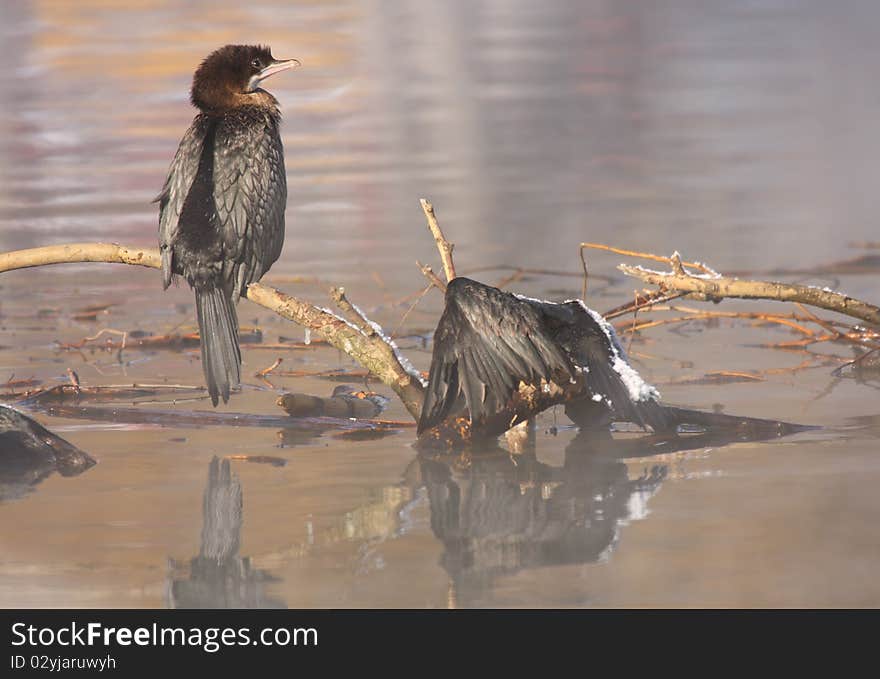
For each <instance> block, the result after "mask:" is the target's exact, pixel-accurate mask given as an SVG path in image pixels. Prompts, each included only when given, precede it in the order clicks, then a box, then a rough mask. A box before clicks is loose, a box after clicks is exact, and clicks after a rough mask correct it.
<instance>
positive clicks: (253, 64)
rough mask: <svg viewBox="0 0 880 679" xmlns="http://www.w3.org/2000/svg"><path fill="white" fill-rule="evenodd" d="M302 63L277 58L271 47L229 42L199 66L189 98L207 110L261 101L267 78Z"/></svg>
mask: <svg viewBox="0 0 880 679" xmlns="http://www.w3.org/2000/svg"><path fill="white" fill-rule="evenodd" d="M299 65H300V63H299V61H297V60H296V59H286V60H282V59H276V58H274V57H273V56H272V51H271V50H270V49H269V48H268V47H264V46H260V45H226V46H225V47H221V48H220V49H218V50H215V51H214V52H211V54H209V55H208V56H207V57H205V59H204V61H202V63H201V65H200V66H199V67H198V69H196V72H195V75H194V76H193V83H192V90H191V91H190V99H191V100H192V103H193V105H194V106H196V107H198V108H199V109H201V110H202V111H204V112H206V113H216V112H222V111H225V110H228V109H231V108H235V107H236V106H245V105H248V104H254V103H257V104H258V103H260V102H261V100H262V99H264V98H265V95H266V94H267V93H266V92H264V91H263V90H262V89H260V85H261V83H262V82H263V81H264V80H265V79H266V78H268V77H270V76H272V75H275V74H276V73H280V72H281V71H286V70H288V69H290V68H295V67H297V66H299ZM261 95H263V96H261ZM273 101H274V100H273Z"/></svg>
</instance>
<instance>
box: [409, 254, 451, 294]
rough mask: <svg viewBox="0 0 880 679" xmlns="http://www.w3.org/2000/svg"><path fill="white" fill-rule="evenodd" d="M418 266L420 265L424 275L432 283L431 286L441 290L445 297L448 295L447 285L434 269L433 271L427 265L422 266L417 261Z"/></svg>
mask: <svg viewBox="0 0 880 679" xmlns="http://www.w3.org/2000/svg"><path fill="white" fill-rule="evenodd" d="M416 264H418V266H419V269H421V270H422V275H424V277H425V278H427V279H428V280H429V281H431V285H433V286H434V287H435V288H437V289H438V290H440V292H442V293H443V294H444V295H445V294H446V283H444V282H443V281H442V280H441V278H440V276H438V275H437V274H435V273H434V269H432V268H431V267H430V266H428V265H427V264H422V263H421V262H420V261H418V260H416Z"/></svg>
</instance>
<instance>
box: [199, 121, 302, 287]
mask: <svg viewBox="0 0 880 679" xmlns="http://www.w3.org/2000/svg"><path fill="white" fill-rule="evenodd" d="M216 135H217V137H216V142H215V144H214V204H215V208H216V210H217V217H218V227H219V229H220V233H221V235H222V239H223V247H224V250H225V254H226V262H225V264H224V267H225V268H226V269H228V270H225V271H224V277H225V278H226V280H231V281H235V287H234V289H233V295H234V298H237V297H238V295H239V294H241V293H242V292H243V291H244V290H245V289H246V288H247V286H248V285H249V284H250V283H253V282H255V281H258V280H259V279H260V277H261V276H262V275H263V274H264V273H265V272H266V271H267V270H268V269H269V267H270V266H271V265H272V263H273V262H275V260H277V259H278V257H279V255H280V254H281V248H282V245H283V244H284V208H285V206H286V204H287V179H286V175H285V171H284V149H283V147H282V145H281V137H280V135H279V133H278V122H277V120H276V119H275V118H274V117H273V116H272V115H271V114H269V113H266V112H264V111H263V110H260V109H257V108H255V107H246V108H243V109H240V110H238V111H235V112H233V113H231V114H227V115H226V116H225V117H224V118H223V120H222V121H221V122H220V124H219V125H218V126H217V132H216Z"/></svg>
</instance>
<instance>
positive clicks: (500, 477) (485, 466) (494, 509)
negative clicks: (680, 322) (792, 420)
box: [421, 423, 781, 606]
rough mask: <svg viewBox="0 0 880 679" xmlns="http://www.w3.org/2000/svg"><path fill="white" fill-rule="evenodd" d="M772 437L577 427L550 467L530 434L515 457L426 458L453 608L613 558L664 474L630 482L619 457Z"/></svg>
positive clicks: (765, 431)
mask: <svg viewBox="0 0 880 679" xmlns="http://www.w3.org/2000/svg"><path fill="white" fill-rule="evenodd" d="M768 424H769V423H768ZM779 424H781V423H779ZM778 436H779V433H778V430H777V428H776V427H769V426H768V427H765V428H755V427H753V428H751V429H747V430H746V429H742V428H730V429H727V430H714V431H706V432H702V433H698V434H694V435H691V436H658V435H649V436H640V437H638V438H631V439H626V438H623V439H615V438H614V437H613V436H612V435H611V433H610V432H608V431H607V430H582V431H581V432H579V433H578V435H577V436H575V438H574V439H572V440H571V442H570V443H569V444H568V446H567V447H566V449H565V460H564V463H563V465H562V466H561V467H554V466H551V465H547V464H543V463H542V462H539V461H538V459H537V457H536V454H535V445H534V443H535V440H534V436H529V435H528V433H526V432H523V436H522V437H520V438H519V440H518V444H519V445H518V447H519V448H520V450H522V453H521V454H519V455H509V454H508V453H506V452H504V451H499V452H498V453H497V454H490V455H475V456H472V457H471V458H469V459H468V458H462V457H452V456H444V457H437V458H425V459H423V460H422V462H421V471H422V481H423V483H424V486H425V487H426V488H427V491H428V498H429V501H430V509H431V529H432V530H433V532H434V535H435V536H436V537H437V539H439V540H440V541H441V542H442V543H443V546H444V553H443V556H442V557H441V565H442V566H443V568H444V569H445V570H446V571H447V573H448V574H449V577H450V586H451V590H450V601H449V603H450V605H456V606H474V605H481V604H482V603H485V599H486V597H487V595H488V594H490V592H491V590H492V587H493V582H494V580H495V579H496V578H497V577H499V576H501V575H509V574H512V573H516V572H518V571H520V570H523V569H529V568H538V567H543V566H557V565H563V564H577V563H592V562H596V561H599V560H601V559H604V558H607V557H609V556H610V554H611V552H612V550H613V549H614V547H615V545H616V544H617V540H618V538H619V535H620V527H621V526H624V525H626V524H627V522H629V521H634V520H639V519H643V518H645V517H646V516H647V514H648V506H647V505H648V500H649V499H650V498H651V496H653V495H654V494H655V493H656V492H657V490H658V489H659V488H660V485H661V484H662V483H663V480H664V479H665V478H666V476H667V467H666V465H653V466H652V467H650V469H647V468H646V469H645V471H644V472H643V473H642V474H641V475H639V476H638V477H636V478H634V479H631V478H630V476H629V469H628V467H627V465H626V464H624V463H623V462H622V461H621V460H623V459H626V458H648V457H650V456H652V455H657V454H661V453H662V454H668V453H675V452H680V451H684V450H694V449H700V448H706V447H709V446H724V445H727V444H729V443H732V442H735V441H740V442H742V441H758V440H767V439H773V438H777V437H778ZM464 461H466V462H465V463H464V464H463V462H464Z"/></svg>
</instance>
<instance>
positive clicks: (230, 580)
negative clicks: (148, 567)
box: [168, 457, 286, 608]
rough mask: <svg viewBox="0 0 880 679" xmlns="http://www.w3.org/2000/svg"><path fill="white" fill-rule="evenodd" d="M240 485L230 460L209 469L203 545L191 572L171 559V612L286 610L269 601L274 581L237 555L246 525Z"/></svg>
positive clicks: (219, 462) (247, 560) (212, 462)
mask: <svg viewBox="0 0 880 679" xmlns="http://www.w3.org/2000/svg"><path fill="white" fill-rule="evenodd" d="M242 508H243V504H242V491H241V482H240V481H239V478H238V476H237V475H236V474H234V473H233V472H232V470H231V468H230V465H229V460H223V461H222V462H221V461H220V460H218V459H217V458H216V457H214V458H213V459H212V460H211V463H210V465H209V466H208V485H207V486H205V498H204V503H203V520H204V523H203V525H202V546H201V549H200V550H199V555H198V556H196V557H193V558H192V559H190V562H189V572H188V573H187V572H185V571H186V568H185V567H184V566H183V565H182V564H180V563H178V562H175V561H174V560H170V564H169V565H170V567H171V572H170V574H169V576H168V577H169V587H168V603H169V605H170V607H171V608H286V606H285V604H284V602H283V601H279V600H277V599H273V598H270V597H267V596H266V594H265V592H264V591H263V589H264V583H266V582H271V581H272V580H273V578H272V576H270V575H269V574H268V573H266V572H265V571H262V570H259V569H254V568H252V567H251V560H250V559H249V558H248V557H241V556H239V554H238V550H239V545H240V544H241V523H242Z"/></svg>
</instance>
